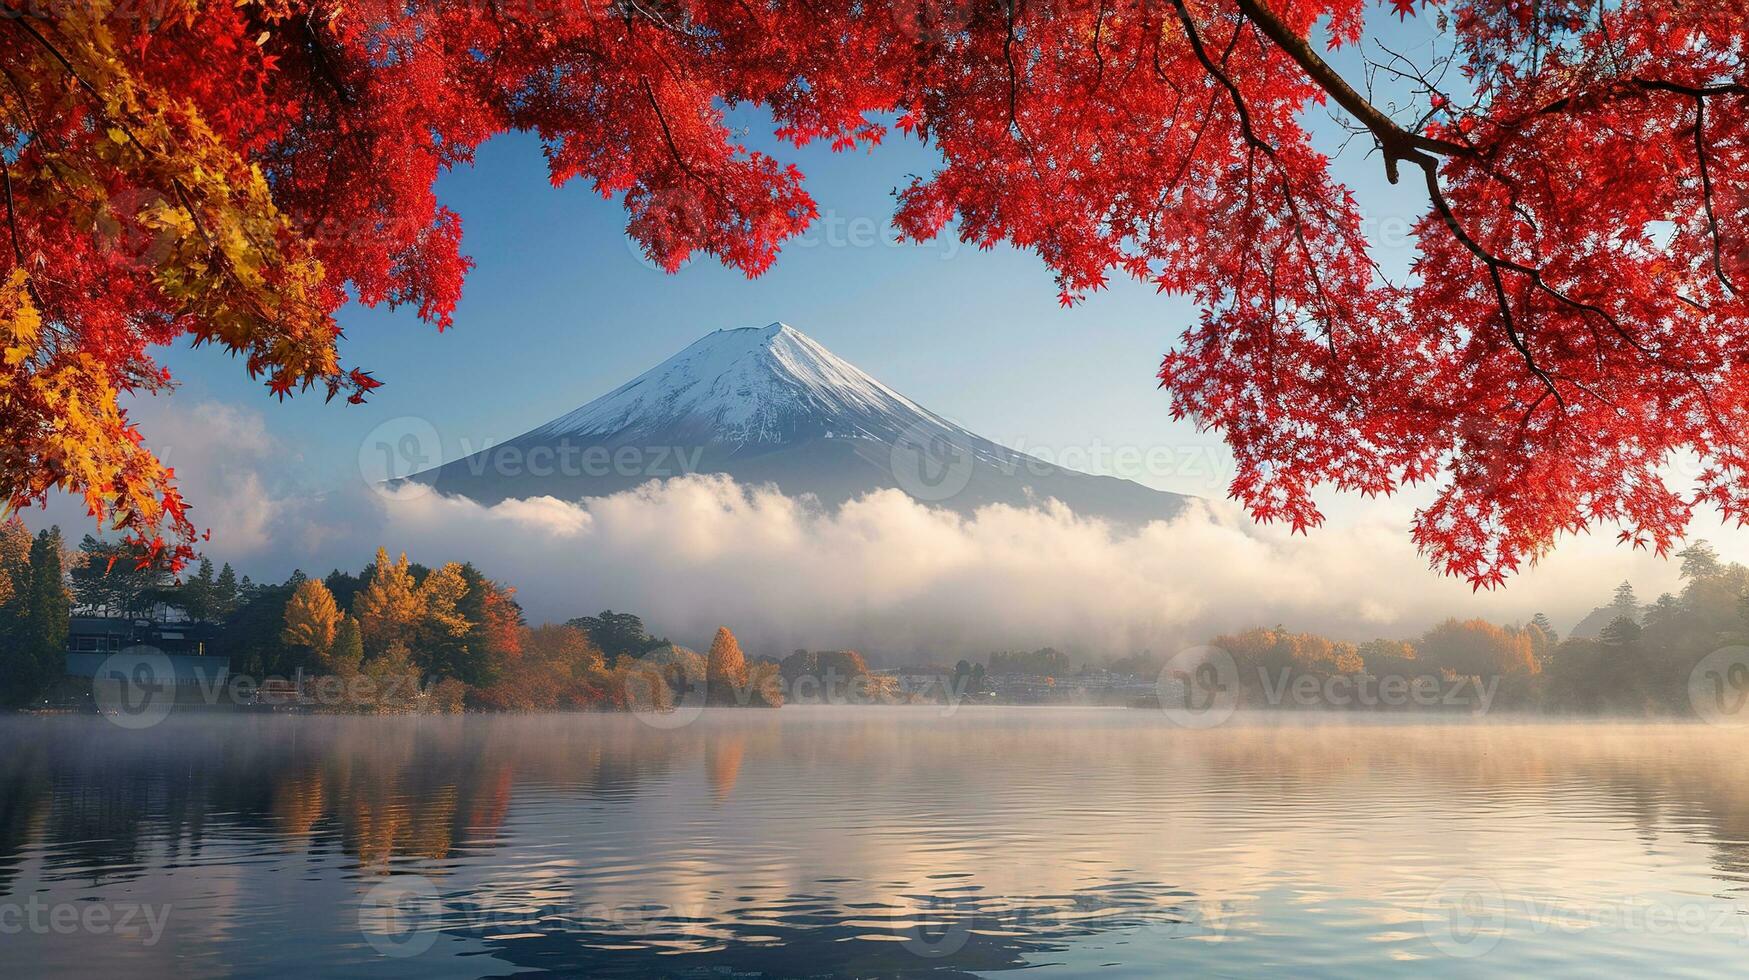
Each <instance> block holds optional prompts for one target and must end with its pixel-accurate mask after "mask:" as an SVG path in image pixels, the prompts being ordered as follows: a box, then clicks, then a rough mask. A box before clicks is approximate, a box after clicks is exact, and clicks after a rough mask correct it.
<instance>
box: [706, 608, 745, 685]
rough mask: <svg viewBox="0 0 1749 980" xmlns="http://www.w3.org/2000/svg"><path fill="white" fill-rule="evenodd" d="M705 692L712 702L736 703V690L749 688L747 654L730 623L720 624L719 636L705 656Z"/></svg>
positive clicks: (718, 628) (712, 642)
mask: <svg viewBox="0 0 1749 980" xmlns="http://www.w3.org/2000/svg"><path fill="white" fill-rule="evenodd" d="M705 684H706V685H707V686H706V694H707V697H708V699H709V701H710V703H711V704H736V703H738V698H737V693H738V692H740V691H744V690H746V688H747V655H746V654H744V653H742V652H741V644H740V643H739V642H737V641H736V639H735V634H733V633H731V632H729V628H728V627H727V626H719V627H717V635H716V639H714V640H712V641H711V652H710V655H709V656H708V657H707V658H706V660H705Z"/></svg>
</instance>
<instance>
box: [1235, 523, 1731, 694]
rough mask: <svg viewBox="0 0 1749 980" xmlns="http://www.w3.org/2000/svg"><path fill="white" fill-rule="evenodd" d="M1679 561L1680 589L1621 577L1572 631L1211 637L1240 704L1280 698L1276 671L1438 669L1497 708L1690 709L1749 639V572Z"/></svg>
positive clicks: (1460, 628)
mask: <svg viewBox="0 0 1749 980" xmlns="http://www.w3.org/2000/svg"><path fill="white" fill-rule="evenodd" d="M1677 557H1678V558H1679V559H1680V561H1681V582H1682V586H1681V589H1680V591H1679V592H1676V593H1664V594H1662V595H1660V596H1659V597H1658V598H1657V599H1655V600H1653V601H1651V602H1643V601H1642V600H1641V599H1640V598H1639V596H1638V595H1637V594H1636V593H1635V591H1634V588H1633V586H1632V585H1631V584H1630V583H1627V582H1623V583H1622V584H1621V585H1619V586H1617V587H1616V589H1615V591H1614V593H1613V594H1612V595H1611V596H1610V597H1609V598H1608V600H1607V601H1606V602H1605V603H1604V604H1603V605H1600V606H1599V607H1597V608H1596V609H1595V610H1593V611H1592V613H1591V614H1590V615H1588V616H1586V617H1585V618H1584V619H1583V620H1582V621H1581V622H1580V623H1579V624H1578V625H1577V626H1576V627H1575V628H1574V634H1575V635H1572V636H1569V637H1567V638H1565V639H1562V638H1561V637H1560V636H1559V634H1558V633H1557V632H1556V631H1555V628H1554V626H1553V625H1552V624H1551V623H1550V621H1549V619H1548V617H1547V616H1545V615H1543V614H1540V613H1539V614H1537V615H1536V616H1534V617H1532V618H1531V619H1530V621H1529V622H1526V623H1523V624H1509V625H1499V624H1495V623H1490V622H1487V621H1486V620H1482V619H1469V620H1459V619H1455V618H1453V619H1447V620H1445V621H1444V622H1441V623H1438V624H1436V625H1434V626H1433V627H1432V628H1431V629H1429V630H1427V631H1426V632H1425V633H1423V634H1421V635H1420V636H1418V637H1414V638H1409V639H1375V640H1372V641H1370V642H1366V643H1358V644H1357V643H1349V642H1345V641H1341V640H1332V639H1329V638H1327V637H1323V636H1319V635H1317V634H1313V633H1295V632H1292V631H1290V630H1288V629H1286V628H1284V627H1281V626H1276V627H1273V628H1258V629H1250V630H1246V631H1243V632H1240V633H1234V634H1227V635H1222V636H1217V637H1215V638H1214V639H1213V641H1212V644H1213V645H1214V646H1216V647H1218V648H1220V649H1222V650H1225V651H1226V652H1227V653H1229V654H1231V655H1232V657H1233V659H1234V661H1235V662H1236V664H1237V665H1238V668H1239V670H1238V677H1239V680H1240V683H1241V685H1242V687H1243V690H1242V691H1241V692H1240V693H1241V700H1242V702H1244V703H1247V704H1251V705H1258V706H1262V705H1266V704H1270V703H1272V702H1271V700H1270V698H1269V697H1268V692H1267V690H1266V688H1267V686H1268V684H1269V680H1268V679H1269V678H1270V677H1271V676H1274V677H1277V678H1280V677H1282V676H1283V675H1287V676H1289V677H1290V678H1291V677H1299V676H1309V677H1311V678H1313V679H1314V680H1318V681H1322V680H1326V679H1329V678H1332V677H1344V678H1350V679H1352V678H1358V677H1371V678H1380V677H1401V678H1419V677H1427V676H1431V677H1434V678H1437V679H1442V680H1447V681H1450V680H1456V679H1462V678H1471V679H1475V680H1477V681H1480V682H1486V683H1487V684H1488V685H1489V688H1488V690H1489V700H1490V702H1491V706H1492V708H1493V709H1494V710H1530V711H1543V712H1548V713H1557V714H1562V713H1572V714H1610V715H1633V716H1647V715H1654V716H1655V715H1665V716H1687V715H1692V713H1693V708H1692V705H1691V703H1690V696H1689V683H1690V676H1691V673H1692V672H1693V671H1694V669H1695V667H1696V665H1697V664H1699V663H1700V662H1701V660H1702V659H1704V658H1705V657H1706V656H1707V655H1708V654H1711V653H1712V652H1714V651H1716V650H1719V649H1722V648H1725V647H1731V646H1739V645H1749V568H1746V567H1745V566H1744V565H1742V564H1739V563H1737V562H1725V561H1723V560H1721V559H1720V557H1719V555H1718V553H1717V551H1715V550H1714V549H1713V548H1712V547H1711V546H1710V545H1708V544H1707V543H1706V542H1704V541H1699V542H1696V543H1695V544H1694V545H1692V546H1690V547H1689V548H1687V549H1686V550H1684V551H1682V552H1680V553H1679V554H1678V556H1677ZM1496 685H1497V686H1496ZM1277 689H1278V690H1279V689H1280V688H1279V687H1278V688H1277ZM1477 690H1480V688H1479V687H1478V688H1477ZM1744 693H1749V691H1746V692H1744ZM1462 706H1463V707H1465V708H1473V707H1474V706H1475V703H1474V701H1473V700H1469V699H1466V700H1465V701H1464V702H1463V705H1462Z"/></svg>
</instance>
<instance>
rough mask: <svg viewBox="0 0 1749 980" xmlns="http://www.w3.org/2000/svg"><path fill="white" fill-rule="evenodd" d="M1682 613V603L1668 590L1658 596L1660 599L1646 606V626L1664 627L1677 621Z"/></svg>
mask: <svg viewBox="0 0 1749 980" xmlns="http://www.w3.org/2000/svg"><path fill="white" fill-rule="evenodd" d="M1681 613H1682V603H1680V602H1678V601H1677V599H1676V597H1675V596H1673V595H1671V594H1670V593H1668V592H1666V593H1664V594H1663V595H1661V596H1659V597H1658V601H1657V602H1654V603H1652V604H1651V605H1650V606H1647V607H1646V626H1648V627H1663V626H1669V625H1670V624H1672V623H1674V622H1676V617H1677V616H1678V615H1680V614H1681Z"/></svg>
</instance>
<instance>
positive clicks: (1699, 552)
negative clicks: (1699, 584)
mask: <svg viewBox="0 0 1749 980" xmlns="http://www.w3.org/2000/svg"><path fill="white" fill-rule="evenodd" d="M1676 557H1678V558H1680V559H1682V580H1683V581H1684V582H1693V581H1696V580H1703V579H1709V578H1712V577H1713V576H1715V575H1717V574H1719V573H1720V572H1721V571H1723V570H1724V565H1723V563H1721V562H1720V561H1719V553H1718V552H1717V551H1715V550H1713V546H1712V545H1710V544H1708V543H1706V542H1705V541H1696V542H1695V543H1693V544H1691V545H1689V546H1688V547H1686V548H1684V549H1682V550H1681V551H1678V552H1677V553H1676Z"/></svg>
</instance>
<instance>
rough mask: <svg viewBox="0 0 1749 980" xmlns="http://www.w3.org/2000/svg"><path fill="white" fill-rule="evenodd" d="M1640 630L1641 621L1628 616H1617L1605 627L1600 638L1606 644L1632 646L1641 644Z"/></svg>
mask: <svg viewBox="0 0 1749 980" xmlns="http://www.w3.org/2000/svg"><path fill="white" fill-rule="evenodd" d="M1640 632H1641V631H1640V624H1639V623H1636V622H1634V621H1633V620H1632V619H1630V618H1628V617H1627V616H1617V617H1616V618H1615V619H1613V620H1611V621H1610V624H1609V625H1608V626H1605V627H1604V628H1603V634H1602V635H1601V636H1600V637H1599V639H1601V640H1602V641H1603V642H1604V644H1605V645H1606V646H1612V647H1632V646H1637V645H1638V644H1639V642H1640Z"/></svg>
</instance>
